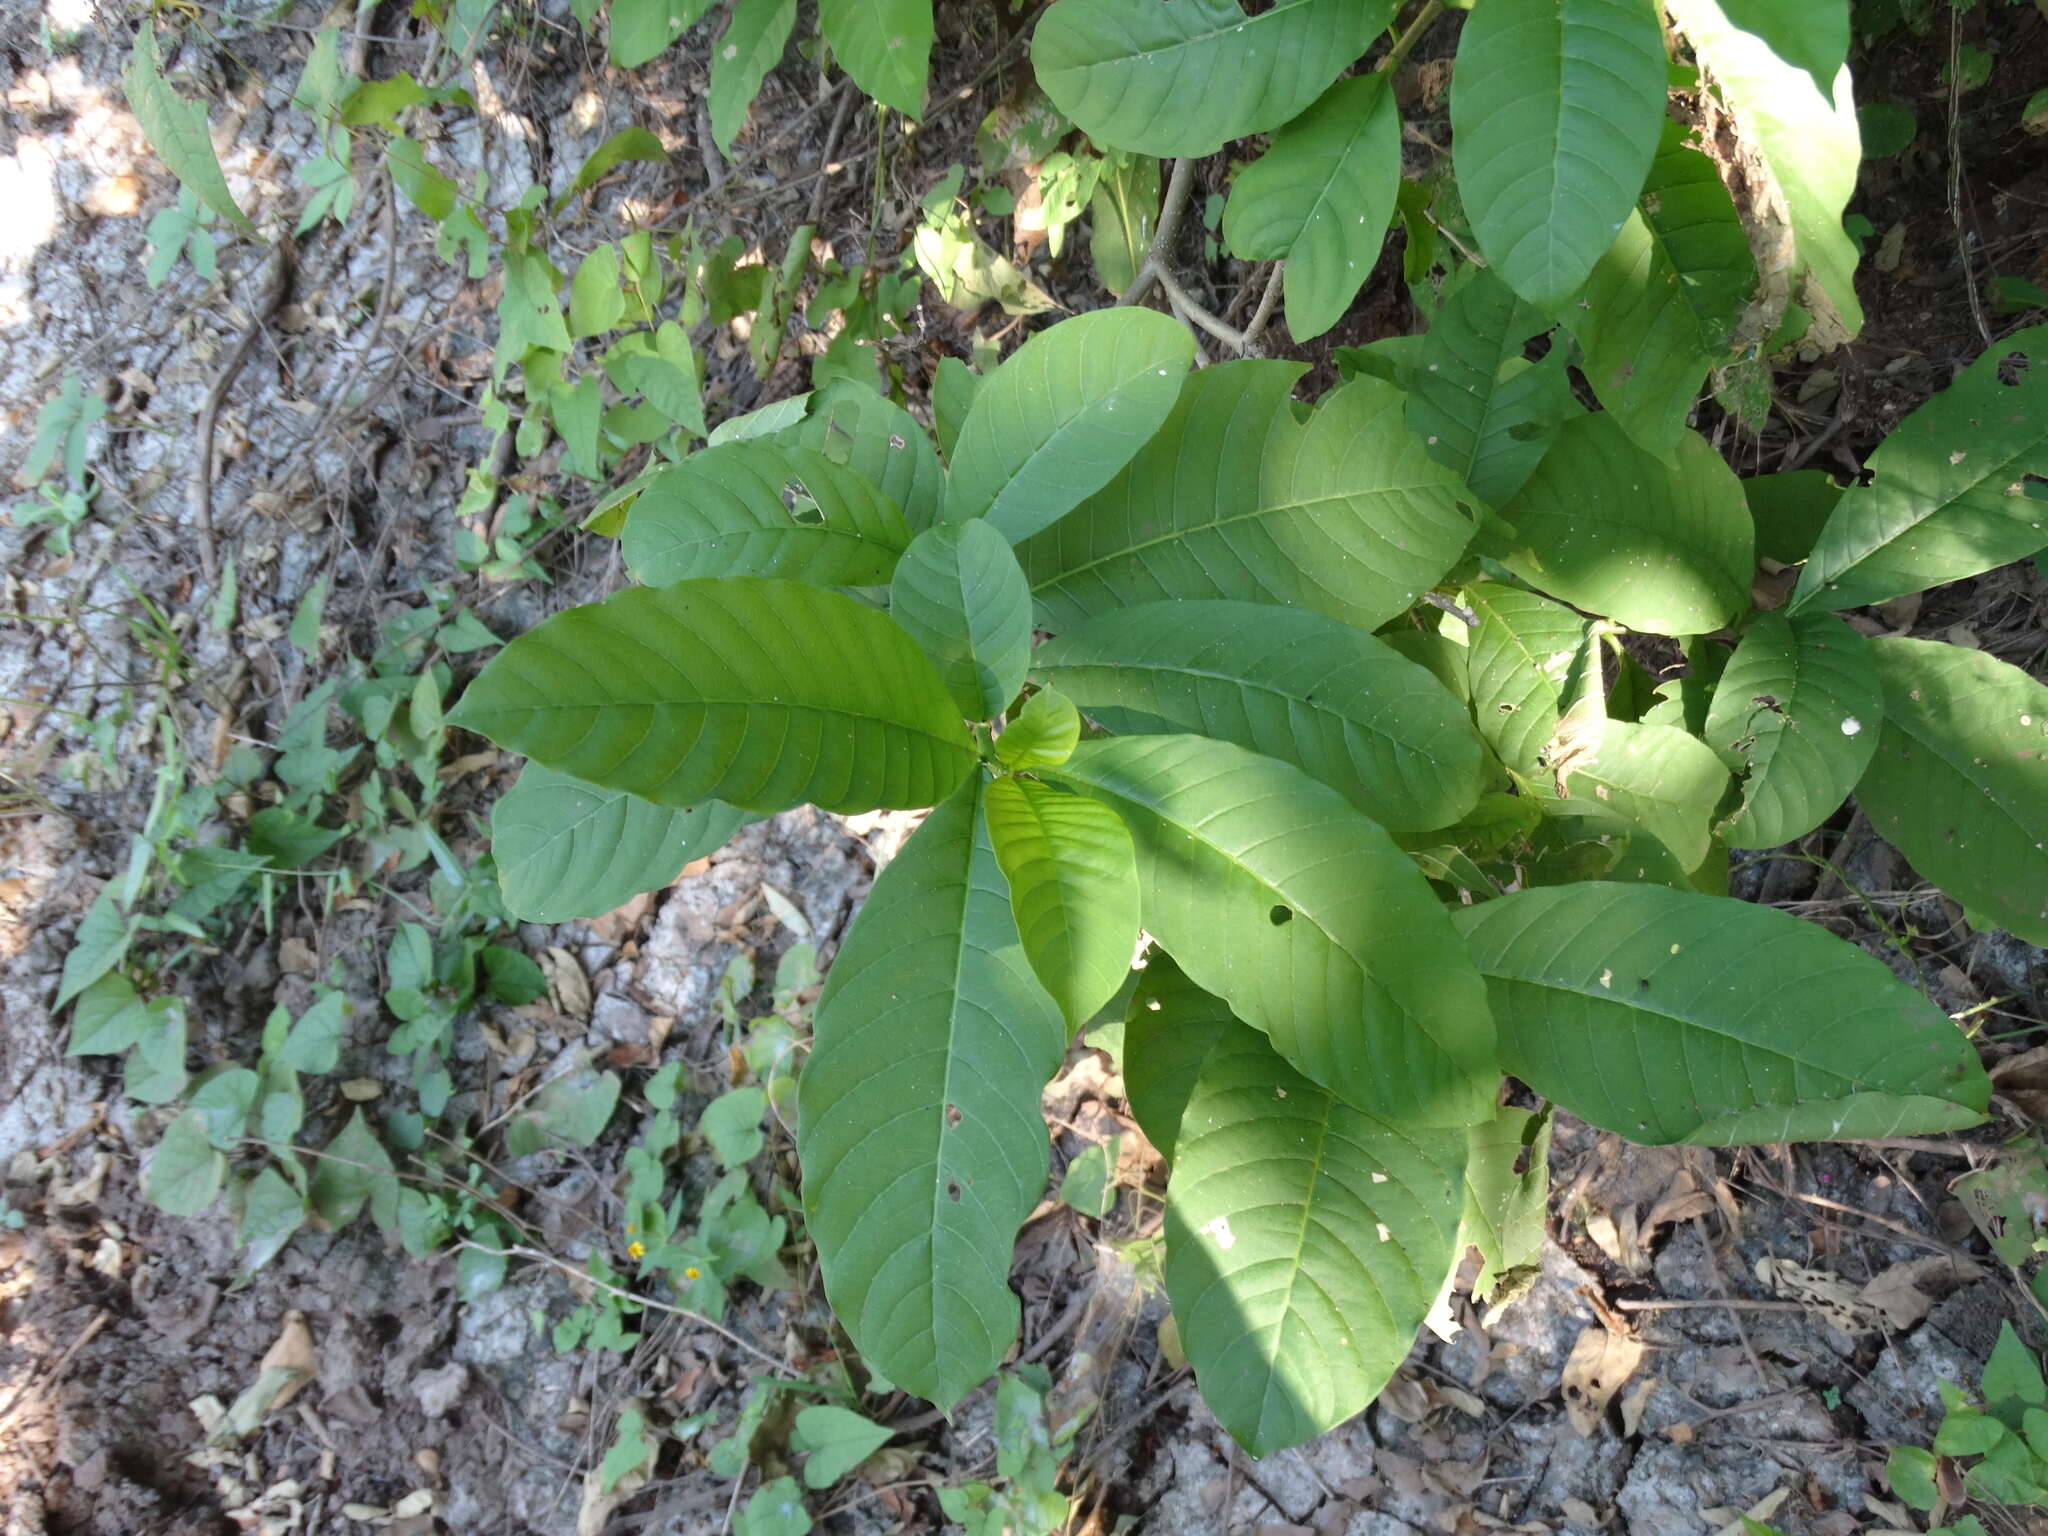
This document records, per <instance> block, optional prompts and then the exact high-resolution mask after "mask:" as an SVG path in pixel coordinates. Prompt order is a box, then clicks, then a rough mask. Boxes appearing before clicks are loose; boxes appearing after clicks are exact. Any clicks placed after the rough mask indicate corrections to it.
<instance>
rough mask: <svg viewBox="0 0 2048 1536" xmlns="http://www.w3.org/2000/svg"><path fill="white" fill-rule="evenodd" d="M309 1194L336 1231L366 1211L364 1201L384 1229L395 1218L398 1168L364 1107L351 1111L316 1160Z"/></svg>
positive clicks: (372, 1217)
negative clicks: (371, 1127) (364, 1114)
mask: <svg viewBox="0 0 2048 1536" xmlns="http://www.w3.org/2000/svg"><path fill="white" fill-rule="evenodd" d="M307 1198H308V1199H309V1200H310V1201H311V1202H312V1206H313V1209H314V1210H315V1211H317V1212H319V1214H320V1219H321V1220H322V1221H324V1222H326V1223H327V1225H328V1226H330V1227H332V1228H334V1229H335V1230H336V1231H339V1230H340V1229H341V1228H343V1227H345V1226H347V1225H348V1224H349V1223H350V1222H352V1221H354V1220H355V1219H356V1218H357V1217H358V1216H360V1215H362V1213H363V1210H364V1208H365V1207H367V1208H368V1209H369V1212H370V1219H371V1220H372V1221H374V1222H376V1224H377V1225H378V1227H379V1228H381V1229H385V1230H388V1229H390V1228H391V1227H392V1226H393V1225H394V1224H395V1223H396V1222H397V1220H398V1174H397V1171H396V1170H395V1169H394V1168H393V1167H392V1166H391V1154H390V1153H389V1152H387V1151H385V1150H384V1143H383V1142H381V1141H379V1140H378V1139H377V1135H376V1132H374V1131H372V1130H371V1129H370V1123H369V1121H367V1120H365V1119H364V1118H363V1112H362V1110H360V1109H357V1110H354V1111H352V1112H351V1113H350V1114H349V1117H348V1123H347V1124H346V1125H344V1126H343V1127H342V1128H341V1130H340V1131H339V1133H337V1134H336V1136H335V1138H334V1140H332V1141H330V1142H329V1143H328V1144H327V1149H326V1150H325V1151H324V1152H322V1153H321V1154H320V1156H319V1157H318V1158H316V1159H315V1160H314V1163H313V1178H312V1182H311V1184H310V1186H309V1187H308V1189H307Z"/></svg>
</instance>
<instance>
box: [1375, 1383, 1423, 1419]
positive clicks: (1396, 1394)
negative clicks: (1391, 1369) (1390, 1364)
mask: <svg viewBox="0 0 2048 1536" xmlns="http://www.w3.org/2000/svg"><path fill="white" fill-rule="evenodd" d="M1431 1406H1432V1405H1431V1403H1430V1400H1429V1393H1428V1392H1427V1391H1425V1390H1424V1389H1423V1385H1422V1383H1421V1382H1419V1381H1417V1380H1416V1379H1415V1378H1414V1377H1413V1376H1410V1375H1409V1374H1408V1373H1407V1372H1406V1371H1396V1372H1395V1373H1394V1379H1393V1380H1392V1381H1389V1382H1388V1383H1387V1384H1386V1386H1385V1387H1383V1388H1381V1390H1380V1407H1381V1408H1383V1409H1385V1410H1386V1411H1387V1412H1388V1413H1391V1414H1392V1415H1393V1416H1394V1417H1395V1418H1397V1419H1399V1420H1401V1422H1402V1423H1404V1424H1420V1423H1421V1422H1422V1421H1423V1420H1424V1419H1426V1418H1428V1417H1429V1410H1430V1408H1431Z"/></svg>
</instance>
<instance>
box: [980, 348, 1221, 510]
mask: <svg viewBox="0 0 2048 1536" xmlns="http://www.w3.org/2000/svg"><path fill="white" fill-rule="evenodd" d="M1194 358H1195V343H1194V338H1193V337H1192V336H1190V335H1189V334H1188V329H1187V327H1186V326H1184V325H1182V324H1180V323H1179V322H1178V321H1176V320H1174V319H1173V318H1172V317H1171V316H1169V315H1162V314H1160V313H1158V312H1157V311H1156V310H1150V309H1099V310H1096V311H1094V312H1093V313H1091V314H1086V315H1079V316H1076V317H1075V318H1074V319H1071V320H1066V321H1062V322H1061V323H1060V324H1058V325H1056V326H1052V327H1050V328H1049V329H1047V330H1044V331H1041V332H1039V333H1038V334H1037V335H1036V336H1034V337H1032V338H1031V339H1030V340H1029V341H1027V342H1025V343H1024V345H1023V346H1021V347H1019V348H1018V349H1017V350H1016V351H1015V352H1014V353H1012V354H1011V355H1010V356H1009V357H1008V358H1007V359H1005V360H1004V362H1003V364H1002V366H1000V367H999V368H997V369H996V371H995V372H994V373H992V374H990V375H989V376H988V377H987V378H986V379H984V380H982V382H981V384H980V387H979V388H977V389H976V390H975V393H974V404H973V405H972V406H971V407H969V409H968V412H967V420H966V421H965V422H964V423H962V424H961V427H960V440H959V442H958V443H957V444H955V445H954V449H953V462H952V477H951V479H950V481H949V482H948V484H947V487H946V521H948V522H952V523H958V522H964V521H966V520H967V519H968V518H972V517H985V518H987V519H988V521H989V524H990V525H991V526H992V527H993V528H995V530H996V531H997V532H998V533H1000V534H1002V535H1003V537H1004V538H1006V539H1008V540H1010V542H1011V543H1013V544H1014V543H1016V542H1018V541H1019V540H1021V539H1026V538H1029V537H1030V536H1031V535H1032V534H1034V533H1036V532H1038V531H1039V530H1040V529H1041V528H1044V527H1047V526H1048V525H1050V524H1052V523H1054V522H1057V521H1058V520H1059V519H1060V518H1062V517H1064V516H1066V514H1067V513H1069V512H1071V511H1072V510H1073V509H1074V508H1075V507H1077V506H1079V505H1080V504H1081V502H1083V501H1084V500H1086V499H1087V498H1088V497H1089V496H1092V495H1093V494H1094V493H1095V492H1097V491H1099V490H1101V489H1102V487H1103V486H1104V485H1105V484H1107V483H1108V482H1109V480H1110V479H1111V477H1112V476H1114V475H1115V474H1116V472H1117V471H1118V470H1120V469H1122V468H1123V467H1124V466H1125V465H1126V464H1128V463H1129V462H1130V460H1131V457H1132V455H1134V454H1135V453H1137V451H1138V450H1139V449H1140V448H1142V447H1143V446H1144V445H1145V440H1146V439H1147V438H1149V437H1151V436H1152V434H1153V433H1154V432H1156V431H1158V430H1159V425H1160V423H1161V422H1163V421H1164V420H1166V416H1167V413H1168V412H1169V411H1171V410H1172V409H1173V403H1174V400H1175V398H1176V397H1177V396H1178V395H1179V393H1180V387H1181V379H1182V378H1183V377H1184V376H1185V375H1186V373H1187V370H1188V365H1189V364H1190V363H1192V362H1193V361H1194Z"/></svg>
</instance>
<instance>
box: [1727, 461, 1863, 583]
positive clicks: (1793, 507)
mask: <svg viewBox="0 0 2048 1536" xmlns="http://www.w3.org/2000/svg"><path fill="white" fill-rule="evenodd" d="M1880 446H1882V445H1880ZM1842 491H1843V487H1842V486H1840V485H1837V484H1836V483H1835V481H1834V480H1833V478H1832V477H1831V476H1829V474H1828V472H1827V471H1826V470H1824V469H1794V470H1788V471H1787V472H1786V473H1784V474H1781V475H1751V476H1750V477H1749V478H1748V479H1746V480H1744V481H1743V482H1742V493H1743V495H1744V496H1745V497H1747V498H1748V501H1749V515H1750V518H1751V519H1752V520H1753V521H1754V522H1755V523H1756V552H1757V554H1758V556H1759V557H1761V558H1763V559H1767V560H1775V561H1777V562H1778V564H1780V565H1797V564H1799V562H1800V561H1802V560H1804V559H1805V558H1806V557H1807V556H1808V555H1810V554H1812V553H1813V546H1814V545H1815V543H1817V542H1818V541H1819V539H1820V534H1821V529H1822V528H1824V527H1826V526H1827V521H1828V519H1829V518H1830V517H1831V516H1833V515H1834V510H1835V504H1836V503H1837V502H1839V501H1840V500H1841V499H1842Z"/></svg>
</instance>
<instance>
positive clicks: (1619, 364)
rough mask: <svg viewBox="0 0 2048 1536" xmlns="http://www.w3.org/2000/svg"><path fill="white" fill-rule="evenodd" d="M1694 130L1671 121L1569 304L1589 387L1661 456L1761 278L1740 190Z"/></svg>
mask: <svg viewBox="0 0 2048 1536" xmlns="http://www.w3.org/2000/svg"><path fill="white" fill-rule="evenodd" d="M1691 131H1692V130H1691V129H1690V128H1689V127H1688V126H1687V125H1686V124H1684V123H1676V122H1669V123H1666V124H1665V125H1664V142H1663V144H1662V146H1661V147H1660V148H1659V149H1658V151H1657V158H1656V159H1655V160H1654V161H1653V162H1652V163H1651V166H1650V179H1649V181H1648V182H1647V183H1646V184H1645V185H1644V187H1643V195H1642V202H1641V205H1640V206H1639V207H1638V208H1636V209H1635V210H1633V211H1632V212H1631V213H1630V214H1629V216H1628V222H1627V223H1625V224H1624V225H1623V226H1622V228H1621V233H1620V234H1619V235H1618V236H1617V237H1616V239H1615V241H1614V244H1613V245H1611V246H1609V247H1608V248H1607V251H1606V252H1605V253H1604V254H1603V255H1602V256H1601V258H1600V260H1599V262H1598V263H1597V264H1596V265H1595V266H1594V268H1593V272H1592V275H1591V276H1590V277H1589V278H1587V280H1586V291H1585V294H1584V297H1583V301H1582V303H1581V304H1578V305H1573V306H1570V307H1568V309H1567V310H1566V312H1565V319H1566V322H1567V324H1569V326H1570V327H1571V330H1572V334H1573V335H1574V336H1576V337H1577V338H1578V341H1579V345H1580V346H1582V347H1584V348H1585V349H1586V363H1585V373H1586V381H1587V382H1588V383H1589V384H1591V385H1592V386H1593V393H1594V394H1595V395H1597V396H1598V397H1599V400H1600V403H1601V404H1602V405H1604V406H1605V407H1606V408H1607V409H1608V410H1609V411H1611V412H1613V413H1614V417H1615V420H1617V421H1619V422H1620V423H1621V425H1622V428H1623V430H1625V431H1626V432H1627V433H1628V435H1629V436H1630V437H1631V438H1633V439H1634V440H1635V441H1636V442H1637V443H1638V444H1640V445H1641V446H1642V447H1644V448H1646V449H1648V450H1649V451H1650V452H1651V453H1654V454H1656V455H1657V457H1659V458H1661V459H1668V458H1669V457H1670V456H1671V454H1672V452H1673V450H1674V447H1675V445H1676V443H1677V441H1678V436H1679V433H1680V432H1682V431H1683V430H1684V428H1685V418H1686V415H1687V413H1689V412H1690V411H1691V409H1692V403H1693V399H1694V397H1695V396H1697V395H1698V394H1699V391H1700V384H1701V382H1702V381H1703V380H1704V379H1705V378H1706V374H1707V370H1708V369H1709V368H1711V367H1712V366H1714V364H1715V363H1717V362H1720V361H1721V360H1722V359H1723V358H1724V357H1725V356H1726V355H1727V350H1728V337H1729V333H1730V332H1731V331H1732V330H1733V329H1734V326H1735V322H1736V320H1737V319H1738V318H1740V316H1741V314H1742V310H1743V307H1744V305H1745V304H1747V303H1748V301H1749V296H1750V294H1751V292H1752V291H1753V290H1754V289H1755V287H1756V282H1757V273H1756V260H1755V258H1754V257H1752V256H1751V255H1750V250H1749V240H1748V237H1747V236H1745V235H1744V234H1743V231H1742V220H1741V218H1740V217H1739V216H1738V215H1737V214H1736V212H1735V203H1734V200H1733V199H1731V198H1730V197H1729V195H1728V189H1727V188H1726V187H1724V186H1723V185H1722V184H1721V177H1720V173H1719V172H1718V171H1716V170H1715V169H1714V163H1713V161H1711V160H1709V159H1708V158H1707V157H1706V156H1705V155H1703V154H1701V153H1700V152H1699V151H1698V150H1696V149H1692V148H1689V147H1688V146H1687V144H1686V138H1687V136H1688V134H1690V133H1691Z"/></svg>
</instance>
